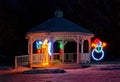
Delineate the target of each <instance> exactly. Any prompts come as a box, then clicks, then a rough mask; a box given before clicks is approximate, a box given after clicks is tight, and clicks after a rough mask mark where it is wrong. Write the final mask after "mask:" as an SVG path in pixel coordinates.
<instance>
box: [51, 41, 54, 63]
mask: <svg viewBox="0 0 120 82" xmlns="http://www.w3.org/2000/svg"><path fill="white" fill-rule="evenodd" d="M51 43H52V55H51V64H53V60H54V59H53V58H54V57H53V56H54V54H53V53H54V52H53V49H54V41H53V40H52V41H51Z"/></svg>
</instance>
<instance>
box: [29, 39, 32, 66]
mask: <svg viewBox="0 0 120 82" xmlns="http://www.w3.org/2000/svg"><path fill="white" fill-rule="evenodd" d="M32 44H33V42H32V39H31V38H29V45H28V48H29V51H28V52H29V64H30V67H31V64H32V53H33V45H32Z"/></svg>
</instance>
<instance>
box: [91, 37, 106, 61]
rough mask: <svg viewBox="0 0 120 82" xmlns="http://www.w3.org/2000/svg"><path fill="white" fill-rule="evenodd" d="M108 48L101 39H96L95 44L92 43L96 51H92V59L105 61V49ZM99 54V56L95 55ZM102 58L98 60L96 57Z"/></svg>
mask: <svg viewBox="0 0 120 82" xmlns="http://www.w3.org/2000/svg"><path fill="white" fill-rule="evenodd" d="M104 46H106V43H102V42H101V41H100V40H99V39H95V40H94V42H93V43H92V47H94V49H93V50H92V58H93V59H94V60H96V61H100V60H102V59H103V57H104V51H103V47H104ZM95 53H97V54H95ZM100 54H101V56H100V57H99V58H97V57H96V56H95V55H100Z"/></svg>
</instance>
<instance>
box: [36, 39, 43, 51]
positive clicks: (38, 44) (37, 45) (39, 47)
mask: <svg viewBox="0 0 120 82" xmlns="http://www.w3.org/2000/svg"><path fill="white" fill-rule="evenodd" d="M41 46H42V41H41V40H39V41H36V48H37V53H41Z"/></svg>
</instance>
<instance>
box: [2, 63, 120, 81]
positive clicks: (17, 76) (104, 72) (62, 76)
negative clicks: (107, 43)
mask: <svg viewBox="0 0 120 82" xmlns="http://www.w3.org/2000/svg"><path fill="white" fill-rule="evenodd" d="M24 70H30V69H28V68H24V67H22V68H19V69H14V70H13V69H9V70H0V82H120V64H118V65H97V66H91V67H88V68H80V69H64V70H65V71H66V73H57V74H22V73H21V72H22V71H24Z"/></svg>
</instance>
